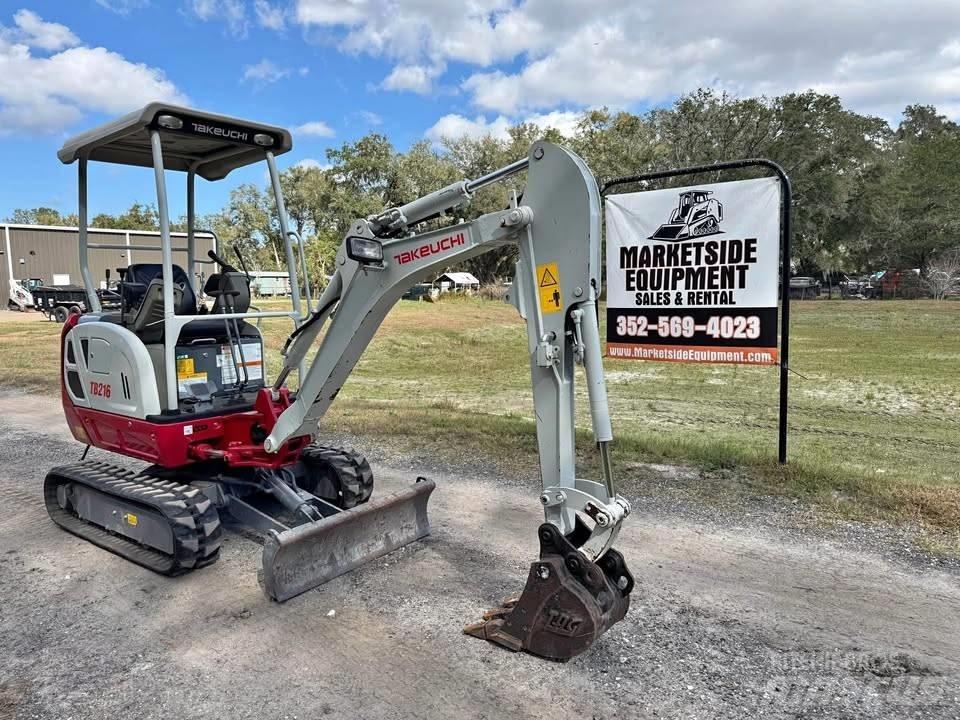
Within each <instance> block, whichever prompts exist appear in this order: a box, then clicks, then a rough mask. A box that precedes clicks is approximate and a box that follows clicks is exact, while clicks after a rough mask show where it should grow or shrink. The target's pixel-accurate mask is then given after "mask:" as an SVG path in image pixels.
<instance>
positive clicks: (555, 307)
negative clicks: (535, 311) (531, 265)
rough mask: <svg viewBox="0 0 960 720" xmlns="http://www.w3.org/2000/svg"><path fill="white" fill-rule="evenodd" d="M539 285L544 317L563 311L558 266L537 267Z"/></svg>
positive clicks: (541, 308) (554, 264)
mask: <svg viewBox="0 0 960 720" xmlns="http://www.w3.org/2000/svg"><path fill="white" fill-rule="evenodd" d="M537 285H538V287H539V290H540V311H541V312H542V313H543V314H544V315H549V314H550V313H555V312H560V310H562V309H563V307H562V305H561V302H560V300H561V296H560V271H559V270H558V269H557V264H556V263H555V262H552V263H544V264H543V265H537Z"/></svg>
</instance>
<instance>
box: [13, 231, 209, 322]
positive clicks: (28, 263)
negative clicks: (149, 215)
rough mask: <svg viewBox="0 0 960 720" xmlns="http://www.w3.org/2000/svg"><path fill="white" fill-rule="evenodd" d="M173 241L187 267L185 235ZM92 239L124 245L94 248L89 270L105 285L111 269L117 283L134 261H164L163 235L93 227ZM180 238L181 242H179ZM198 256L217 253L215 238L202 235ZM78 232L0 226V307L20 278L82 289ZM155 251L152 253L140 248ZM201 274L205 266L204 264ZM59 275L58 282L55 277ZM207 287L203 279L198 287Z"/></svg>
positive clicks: (175, 236) (177, 259)
mask: <svg viewBox="0 0 960 720" xmlns="http://www.w3.org/2000/svg"><path fill="white" fill-rule="evenodd" d="M170 237H171V238H173V241H174V253H173V262H174V263H176V264H177V265H180V266H181V267H183V268H184V269H185V268H186V267H187V262H186V260H187V252H186V250H187V248H186V245H187V243H186V237H187V234H186V233H170ZM87 240H88V242H89V243H91V245H93V244H103V245H111V246H123V247H118V248H116V249H110V250H94V249H91V250H90V255H89V257H90V272H91V274H92V275H93V281H94V282H99V283H103V281H105V280H106V271H107V269H108V268H109V270H110V276H111V280H112V281H116V280H117V279H118V277H117V268H121V267H126V266H127V265H131V264H133V263H151V262H156V263H158V262H160V252H159V251H160V233H159V232H156V231H149V230H112V229H111V230H108V229H102V228H90V229H89V231H88V232H87ZM177 240H180V241H181V242H179V243H178V242H176V241H177ZM196 241H197V257H198V259H200V260H206V255H207V251H208V250H216V249H217V243H216V237H215V236H214V235H213V233H210V232H201V231H197V233H196ZM79 242H80V240H79V230H78V229H77V228H75V227H57V226H53V225H17V224H13V223H10V224H7V223H0V256H2V260H3V266H4V267H5V270H6V272H0V299H2V301H3V302H2V304H0V307H2V308H6V306H7V303H6V298H7V297H8V296H9V293H10V284H11V282H13V281H15V280H25V279H29V278H42V279H43V282H44V284H45V285H53V284H59V285H67V284H72V285H82V284H83V279H82V278H81V277H80V260H79V252H78V245H79ZM147 246H148V247H156V248H157V252H153V251H152V250H142V249H137V248H138V247H147ZM200 268H201V271H203V269H205V268H206V266H205V265H201V266H200ZM54 276H56V278H54ZM202 286H203V283H202V282H200V281H198V287H202Z"/></svg>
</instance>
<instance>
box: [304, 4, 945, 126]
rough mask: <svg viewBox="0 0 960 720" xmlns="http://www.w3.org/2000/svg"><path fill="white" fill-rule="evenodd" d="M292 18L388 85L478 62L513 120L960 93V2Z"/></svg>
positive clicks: (411, 83)
mask: <svg viewBox="0 0 960 720" xmlns="http://www.w3.org/2000/svg"><path fill="white" fill-rule="evenodd" d="M292 17H293V18H294V19H295V20H296V21H297V22H298V23H300V24H301V25H303V26H304V27H305V28H307V29H311V28H316V29H320V30H322V31H323V33H324V37H329V36H330V35H331V34H332V35H333V37H335V38H336V40H337V42H338V43H339V47H340V48H341V49H342V50H345V51H348V52H353V53H363V54H369V55H372V56H375V57H382V58H386V59H388V60H390V61H391V62H393V64H394V68H393V71H392V72H391V73H390V74H389V75H388V77H387V79H386V80H384V81H383V83H382V87H384V88H387V89H396V90H408V91H409V90H412V91H415V92H430V90H431V89H432V88H434V87H435V86H436V84H437V82H439V81H440V80H441V78H442V77H443V72H445V71H442V69H443V68H447V67H449V66H450V65H451V64H453V63H458V64H465V65H467V66H468V67H469V66H472V68H473V69H472V70H469V69H468V73H467V77H466V79H465V80H463V81H462V83H461V89H462V90H463V91H465V92H466V94H467V96H468V97H469V99H470V100H471V101H472V103H473V104H474V105H475V106H476V107H477V108H479V109H481V110H484V111H487V112H489V113H493V114H495V115H499V114H504V115H507V116H508V117H518V116H522V115H523V114H529V113H531V112H542V111H546V110H551V109H553V108H555V107H557V106H567V107H569V106H573V107H587V106H594V105H614V106H630V105H633V104H638V103H643V104H647V103H659V102H664V101H669V100H671V99H672V98H674V97H676V96H677V95H679V94H682V93H685V92H689V91H691V90H694V89H696V88H698V87H715V88H718V89H725V90H729V91H732V92H733V93H735V94H738V95H756V94H768V95H770V94H779V93H783V92H790V91H802V90H805V89H808V88H815V89H819V90H821V91H823V92H830V93H837V94H840V95H841V97H842V99H843V100H844V102H845V103H846V104H847V105H848V106H849V107H852V108H854V109H856V110H859V111H862V112H872V113H876V114H880V115H883V116H885V117H888V118H891V117H895V116H896V115H898V114H899V112H900V111H901V110H902V109H903V107H904V106H905V105H906V104H907V103H914V102H921V103H932V104H936V105H939V106H941V107H944V108H946V107H956V106H957V105H958V102H957V99H958V97H960V90H958V85H960V12H958V11H957V0H912V2H910V3H903V2H902V1H901V0H874V2H872V3H869V4H865V3H864V2H863V0H834V1H833V2H830V3H823V2H821V3H806V4H804V6H803V12H797V9H796V6H795V5H791V4H789V3H786V2H762V1H761V0H727V1H726V2H724V3H722V7H720V8H719V9H717V11H716V12H707V11H705V10H704V6H703V4H702V2H699V1H698V2H694V0H673V2H670V3H663V2H658V1H657V0H632V1H631V2H623V1H622V0H471V2H468V3H452V2H437V1H431V0H418V1H417V2H402V3H398V2H396V0H346V1H344V0H297V1H296V7H295V10H294V12H293V13H292ZM425 68H440V69H441V71H438V72H437V73H436V74H435V75H433V76H430V77H429V78H428V77H426V73H425V72H424V69H425ZM458 72H460V69H459V68H458Z"/></svg>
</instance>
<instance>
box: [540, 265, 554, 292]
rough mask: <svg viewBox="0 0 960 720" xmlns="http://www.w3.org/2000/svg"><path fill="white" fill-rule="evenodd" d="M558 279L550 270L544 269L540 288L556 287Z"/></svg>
mask: <svg viewBox="0 0 960 720" xmlns="http://www.w3.org/2000/svg"><path fill="white" fill-rule="evenodd" d="M556 284H557V279H556V278H555V277H554V276H553V273H552V272H550V268H544V269H543V277H542V278H540V287H550V286H551V285H556Z"/></svg>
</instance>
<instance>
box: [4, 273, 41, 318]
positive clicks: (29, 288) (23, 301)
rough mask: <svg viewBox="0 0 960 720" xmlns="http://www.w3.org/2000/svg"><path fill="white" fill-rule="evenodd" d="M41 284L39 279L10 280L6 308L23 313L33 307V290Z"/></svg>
mask: <svg viewBox="0 0 960 720" xmlns="http://www.w3.org/2000/svg"><path fill="white" fill-rule="evenodd" d="M42 284H43V280H41V279H40V278H29V279H27V280H14V279H13V278H11V279H10V296H9V297H8V298H7V308H8V309H10V310H19V311H20V312H24V311H26V310H29V309H30V308H32V307H33V306H34V300H33V290H34V288H37V287H39V286H40V285H42Z"/></svg>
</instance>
